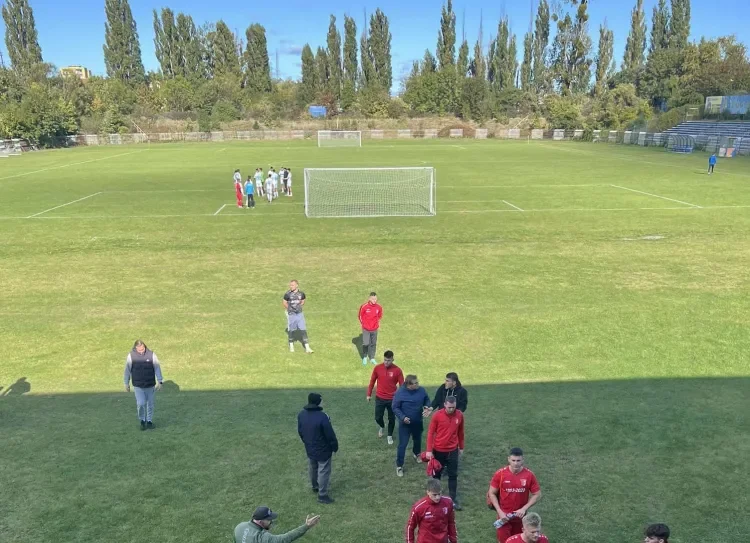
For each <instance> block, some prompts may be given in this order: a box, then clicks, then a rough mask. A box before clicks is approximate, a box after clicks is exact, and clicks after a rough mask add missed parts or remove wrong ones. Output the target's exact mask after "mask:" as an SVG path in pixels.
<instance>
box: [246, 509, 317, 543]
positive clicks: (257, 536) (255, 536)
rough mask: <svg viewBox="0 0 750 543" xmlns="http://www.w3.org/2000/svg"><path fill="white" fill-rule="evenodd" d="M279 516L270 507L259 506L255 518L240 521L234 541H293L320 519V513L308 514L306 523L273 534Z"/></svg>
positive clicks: (270, 542) (253, 542)
mask: <svg viewBox="0 0 750 543" xmlns="http://www.w3.org/2000/svg"><path fill="white" fill-rule="evenodd" d="M278 517H279V514H278V513H274V512H273V511H271V510H270V509H269V508H268V507H265V506H263V507H258V508H257V509H256V510H255V512H254V513H253V518H252V519H250V520H248V521H247V522H240V523H239V524H238V525H237V527H236V528H235V529H234V543H251V542H252V543H291V542H292V541H294V540H295V539H299V538H300V537H302V536H303V535H305V534H306V533H307V530H309V529H310V528H312V527H313V526H315V525H316V524H317V523H318V521H320V515H307V518H306V519H305V523H304V524H303V525H302V526H300V527H298V528H295V529H294V530H292V531H291V532H287V533H285V534H281V535H271V527H272V526H273V521H274V520H276V519H277V518H278Z"/></svg>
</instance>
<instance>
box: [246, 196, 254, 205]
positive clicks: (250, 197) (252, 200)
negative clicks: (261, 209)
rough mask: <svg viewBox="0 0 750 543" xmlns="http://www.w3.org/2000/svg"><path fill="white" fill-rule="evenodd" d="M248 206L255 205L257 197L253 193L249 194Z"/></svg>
mask: <svg viewBox="0 0 750 543" xmlns="http://www.w3.org/2000/svg"><path fill="white" fill-rule="evenodd" d="M247 207H255V198H253V195H252V194H248V195H247Z"/></svg>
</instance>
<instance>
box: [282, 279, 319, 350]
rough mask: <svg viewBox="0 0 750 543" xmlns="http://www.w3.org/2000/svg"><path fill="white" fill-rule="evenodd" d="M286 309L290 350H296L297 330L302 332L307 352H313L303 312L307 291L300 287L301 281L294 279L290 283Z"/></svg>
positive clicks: (285, 295) (285, 301)
mask: <svg viewBox="0 0 750 543" xmlns="http://www.w3.org/2000/svg"><path fill="white" fill-rule="evenodd" d="M283 304H284V309H285V310H286V320H287V329H286V330H287V334H288V335H289V352H290V353H293V352H294V332H296V331H297V330H299V331H300V333H301V334H302V345H304V346H305V352H306V353H312V352H313V350H312V349H311V348H310V343H308V341H307V325H306V324H305V315H304V314H303V313H302V306H304V305H305V293H304V292H302V291H301V290H300V289H299V283H297V281H296V280H295V279H292V281H291V283H289V290H287V291H286V294H284V301H283Z"/></svg>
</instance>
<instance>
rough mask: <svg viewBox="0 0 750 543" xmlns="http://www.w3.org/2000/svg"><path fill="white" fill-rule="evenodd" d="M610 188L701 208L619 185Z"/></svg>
mask: <svg viewBox="0 0 750 543" xmlns="http://www.w3.org/2000/svg"><path fill="white" fill-rule="evenodd" d="M610 187H614V188H616V189H622V190H629V191H630V192H637V193H638V194H645V195H646V196H653V197H654V198H661V199H662V200H669V201H670V202H677V203H678V204H684V205H686V206H690V207H697V208H700V207H701V206H699V205H696V204H691V203H689V202H683V201H682V200H675V199H674V198H667V197H666V196H659V195H658V194H651V193H650V192H644V191H642V190H635V189H630V188H628V187H621V186H620V185H610Z"/></svg>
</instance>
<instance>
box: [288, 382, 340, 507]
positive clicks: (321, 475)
mask: <svg viewBox="0 0 750 543" xmlns="http://www.w3.org/2000/svg"><path fill="white" fill-rule="evenodd" d="M322 401H323V398H322V397H321V395H320V394H317V393H315V392H311V393H310V394H309V395H308V396H307V405H306V406H305V408H304V409H303V410H302V411H300V413H299V415H297V433H299V437H300V439H301V440H302V443H304V444H305V451H306V452H307V459H308V461H309V470H310V482H311V483H312V489H313V492H316V493H317V494H318V501H319V502H320V503H333V498H331V497H330V496H329V495H328V482H329V481H330V480H331V463H332V461H333V458H332V457H333V453H335V452H337V451H338V450H339V442H338V440H337V439H336V432H334V431H333V426H332V425H331V419H330V418H329V417H328V415H326V414H325V413H324V412H323V408H322V407H321V406H320V404H321V402H322Z"/></svg>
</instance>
